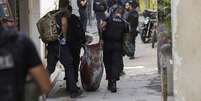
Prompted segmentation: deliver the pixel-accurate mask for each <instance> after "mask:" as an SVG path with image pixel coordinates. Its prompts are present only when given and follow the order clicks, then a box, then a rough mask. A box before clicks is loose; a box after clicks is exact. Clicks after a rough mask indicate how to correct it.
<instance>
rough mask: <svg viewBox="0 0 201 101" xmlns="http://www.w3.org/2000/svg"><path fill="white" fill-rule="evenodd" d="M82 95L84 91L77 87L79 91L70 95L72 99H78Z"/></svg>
mask: <svg viewBox="0 0 201 101" xmlns="http://www.w3.org/2000/svg"><path fill="white" fill-rule="evenodd" d="M80 95H82V90H81V89H80V88H79V87H77V89H76V90H75V91H74V92H71V93H70V96H71V98H76V97H78V96H80Z"/></svg>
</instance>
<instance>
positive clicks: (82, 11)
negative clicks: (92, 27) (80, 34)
mask: <svg viewBox="0 0 201 101" xmlns="http://www.w3.org/2000/svg"><path fill="white" fill-rule="evenodd" d="M79 14H80V20H81V23H82V27H83V29H84V32H86V30H87V11H86V9H79Z"/></svg>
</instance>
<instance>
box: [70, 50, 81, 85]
mask: <svg viewBox="0 0 201 101" xmlns="http://www.w3.org/2000/svg"><path fill="white" fill-rule="evenodd" d="M80 49H81V47H71V53H72V56H73V65H74V67H75V79H76V82H78V71H79V64H80Z"/></svg>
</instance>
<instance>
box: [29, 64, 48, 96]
mask: <svg viewBox="0 0 201 101" xmlns="http://www.w3.org/2000/svg"><path fill="white" fill-rule="evenodd" d="M29 72H30V74H31V76H32V77H33V78H34V80H35V81H36V82H37V83H38V85H39V87H40V88H41V89H42V92H43V93H44V94H46V95H48V94H49V92H50V91H51V89H52V85H51V84H50V79H49V75H48V72H47V71H46V70H45V68H44V66H43V65H38V66H36V67H33V68H32V69H31V70H30V71H29Z"/></svg>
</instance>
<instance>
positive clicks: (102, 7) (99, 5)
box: [93, 0, 107, 12]
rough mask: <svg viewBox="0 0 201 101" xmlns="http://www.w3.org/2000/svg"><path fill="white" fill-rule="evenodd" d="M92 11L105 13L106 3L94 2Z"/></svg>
mask: <svg viewBox="0 0 201 101" xmlns="http://www.w3.org/2000/svg"><path fill="white" fill-rule="evenodd" d="M93 10H94V11H95V12H105V11H106V10H107V2H106V1H105V0H94V3H93Z"/></svg>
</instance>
